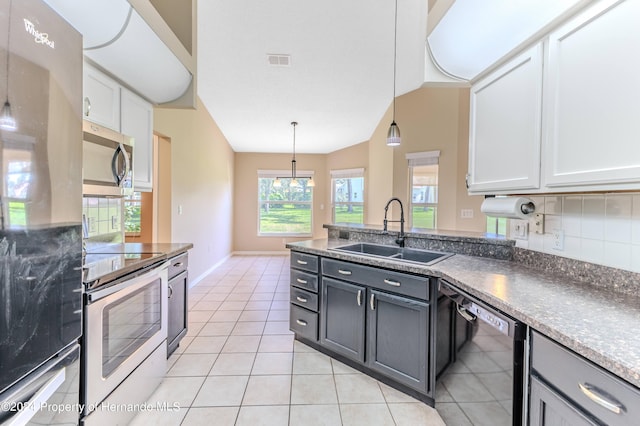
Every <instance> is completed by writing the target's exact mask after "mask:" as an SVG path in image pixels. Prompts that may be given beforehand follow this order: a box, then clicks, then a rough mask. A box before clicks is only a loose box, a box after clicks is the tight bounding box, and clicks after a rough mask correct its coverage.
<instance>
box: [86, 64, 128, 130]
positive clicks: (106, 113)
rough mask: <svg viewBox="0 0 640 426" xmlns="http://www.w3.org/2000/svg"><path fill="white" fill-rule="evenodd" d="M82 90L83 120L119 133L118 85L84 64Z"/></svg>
mask: <svg viewBox="0 0 640 426" xmlns="http://www.w3.org/2000/svg"><path fill="white" fill-rule="evenodd" d="M82 89H83V90H82V91H83V100H84V103H83V114H84V118H85V119H86V120H89V121H92V122H94V123H97V124H100V125H102V126H105V127H108V128H110V129H112V130H115V131H116V132H119V131H120V85H119V84H118V83H116V82H115V81H114V80H112V79H110V78H109V77H107V76H106V75H104V74H103V73H101V72H100V71H98V70H97V69H95V68H94V67H92V66H91V65H89V64H87V63H86V62H85V63H84V66H83V84H82Z"/></svg>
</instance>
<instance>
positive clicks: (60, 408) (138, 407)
mask: <svg viewBox="0 0 640 426" xmlns="http://www.w3.org/2000/svg"><path fill="white" fill-rule="evenodd" d="M1 408H2V411H22V410H30V411H46V412H51V413H63V412H76V413H82V412H85V408H86V413H87V414H88V413H92V412H94V411H107V412H119V413H122V412H142V411H178V410H179V409H180V403H179V402H172V403H169V402H156V403H155V404H153V403H148V402H146V403H142V404H110V403H107V402H102V403H100V404H89V405H85V404H50V403H48V402H42V403H40V404H34V403H32V402H3V403H2V407H1Z"/></svg>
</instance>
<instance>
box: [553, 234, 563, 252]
mask: <svg viewBox="0 0 640 426" xmlns="http://www.w3.org/2000/svg"><path fill="white" fill-rule="evenodd" d="M552 235H553V245H552V247H553V249H554V250H559V251H562V250H564V231H563V230H562V229H554V230H553V232H552Z"/></svg>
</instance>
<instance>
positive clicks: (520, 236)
mask: <svg viewBox="0 0 640 426" xmlns="http://www.w3.org/2000/svg"><path fill="white" fill-rule="evenodd" d="M514 222H515V223H514V224H513V238H515V239H516V240H526V239H528V238H529V222H527V221H524V220H522V221H520V220H517V221H514Z"/></svg>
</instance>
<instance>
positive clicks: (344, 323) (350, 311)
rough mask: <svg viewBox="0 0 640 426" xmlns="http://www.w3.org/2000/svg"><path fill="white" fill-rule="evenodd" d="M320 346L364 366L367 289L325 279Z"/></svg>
mask: <svg viewBox="0 0 640 426" xmlns="http://www.w3.org/2000/svg"><path fill="white" fill-rule="evenodd" d="M321 288H322V298H321V303H320V318H321V321H320V344H321V345H322V346H324V347H326V348H329V349H331V350H332V351H334V352H336V353H338V354H340V355H343V356H345V357H347V358H351V359H353V360H355V361H358V362H360V363H364V350H365V341H364V339H365V337H364V332H365V314H366V311H365V308H366V306H365V298H366V290H367V289H366V287H363V286H359V285H355V284H350V283H346V282H342V281H338V280H334V279H331V278H322V283H321Z"/></svg>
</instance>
